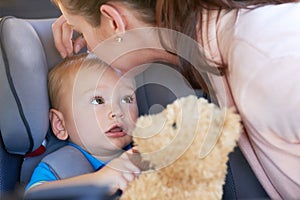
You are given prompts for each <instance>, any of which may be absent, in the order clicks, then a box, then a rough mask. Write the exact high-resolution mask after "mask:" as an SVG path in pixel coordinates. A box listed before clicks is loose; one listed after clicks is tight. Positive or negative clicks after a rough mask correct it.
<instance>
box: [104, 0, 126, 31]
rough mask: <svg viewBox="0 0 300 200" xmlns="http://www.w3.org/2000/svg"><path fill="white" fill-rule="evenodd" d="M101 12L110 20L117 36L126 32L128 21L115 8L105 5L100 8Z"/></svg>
mask: <svg viewBox="0 0 300 200" xmlns="http://www.w3.org/2000/svg"><path fill="white" fill-rule="evenodd" d="M100 12H101V14H102V15H103V16H105V17H107V18H108V19H109V25H110V27H111V28H112V29H113V30H114V32H115V34H122V33H124V32H125V30H126V21H125V19H124V18H123V17H122V14H121V13H120V12H119V11H118V10H117V9H116V8H114V7H113V6H111V5H107V4H104V5H102V6H101V7H100Z"/></svg>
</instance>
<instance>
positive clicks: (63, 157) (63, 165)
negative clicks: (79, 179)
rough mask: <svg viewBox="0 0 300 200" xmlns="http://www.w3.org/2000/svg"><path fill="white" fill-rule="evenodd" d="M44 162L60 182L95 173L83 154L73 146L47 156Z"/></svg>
mask: <svg viewBox="0 0 300 200" xmlns="http://www.w3.org/2000/svg"><path fill="white" fill-rule="evenodd" d="M42 162H45V163H46V164H48V166H49V168H50V170H51V171H52V173H53V174H54V175H55V176H56V178H57V179H58V180H61V179H66V178H70V177H74V176H79V175H82V174H87V173H91V172H94V171H95V170H94V168H93V167H92V165H91V164H90V162H89V161H88V160H87V158H86V157H85V156H84V155H83V154H82V152H81V151H80V150H79V149H77V148H76V147H73V146H71V145H67V146H64V147H62V148H60V149H58V150H57V151H55V152H53V153H51V154H49V155H47V156H46V157H44V158H43V159H42Z"/></svg>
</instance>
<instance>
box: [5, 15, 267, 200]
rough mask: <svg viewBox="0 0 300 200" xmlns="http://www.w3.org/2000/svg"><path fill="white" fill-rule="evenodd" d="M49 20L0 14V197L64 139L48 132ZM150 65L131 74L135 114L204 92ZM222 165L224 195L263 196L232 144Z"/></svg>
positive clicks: (54, 57) (52, 54)
mask: <svg viewBox="0 0 300 200" xmlns="http://www.w3.org/2000/svg"><path fill="white" fill-rule="evenodd" d="M54 20H55V19H41V20H39V19H20V18H15V17H4V18H2V19H1V24H0V48H1V51H0V52H1V53H0V131H1V138H0V199H2V198H1V197H4V195H6V193H8V192H12V191H15V190H16V186H18V185H25V184H26V183H27V182H28V180H29V178H30V175H31V173H32V170H33V169H34V167H35V166H36V164H37V163H38V162H39V161H40V160H41V158H42V157H43V156H44V155H46V154H48V153H50V152H52V151H54V150H56V149H58V148H60V147H61V146H64V145H65V143H64V142H61V141H58V140H57V139H55V137H53V136H52V134H51V130H50V129H49V121H48V109H49V101H48V93H47V73H48V70H49V69H51V68H52V67H53V66H55V65H56V64H57V63H58V62H60V61H61V57H60V56H59V53H58V52H57V50H56V48H55V46H54V42H53V36H52V31H51V24H52V23H53V21H54ZM158 65H159V66H158ZM151 66H153V67H149V68H148V69H147V70H145V71H144V72H143V73H142V74H140V75H139V76H137V78H136V81H137V85H138V90H137V100H138V106H139V111H140V114H153V113H156V112H159V111H161V110H162V109H163V108H164V107H165V106H166V105H167V104H168V103H171V102H172V101H173V100H175V99H176V98H178V97H182V96H186V95H189V94H195V95H197V96H203V95H204V94H203V92H202V91H201V90H192V89H191V88H190V87H189V86H188V85H187V84H186V82H185V80H184V79H183V77H182V76H181V75H180V74H179V73H178V72H176V71H175V70H173V69H172V68H171V67H170V66H169V65H166V64H165V63H153V64H151ZM45 141H47V145H46V151H45V152H44V153H43V154H41V155H35V156H30V157H24V156H25V155H28V154H31V155H32V152H36V151H37V150H39V149H40V148H41V145H42V144H43V143H45ZM228 166H229V171H228V174H227V178H226V184H225V186H224V189H225V190H224V199H240V198H248V199H249V198H266V197H267V195H266V193H265V192H264V190H263V189H262V187H261V185H260V184H259V182H258V181H257V179H256V177H255V176H254V174H253V172H252V170H251V169H250V167H249V165H248V163H247V161H246V160H245V158H244V157H243V155H242V154H241V152H240V151H239V149H238V148H236V151H235V152H234V153H233V154H232V155H231V156H230V162H229V163H228ZM239 177H243V179H240V178H239ZM244 178H245V179H244ZM251 188H253V189H251ZM245 191H246V192H245Z"/></svg>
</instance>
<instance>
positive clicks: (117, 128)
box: [105, 125, 127, 138]
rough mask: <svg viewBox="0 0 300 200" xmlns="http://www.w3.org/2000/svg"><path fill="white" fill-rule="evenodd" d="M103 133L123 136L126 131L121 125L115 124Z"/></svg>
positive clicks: (114, 136) (109, 135)
mask: <svg viewBox="0 0 300 200" xmlns="http://www.w3.org/2000/svg"><path fill="white" fill-rule="evenodd" d="M105 134H106V135H107V136H108V137H113V138H118V137H123V136H125V135H126V134H127V133H126V132H124V129H123V128H122V127H120V126H117V125H115V126H113V127H111V128H110V129H109V130H108V131H106V132H105Z"/></svg>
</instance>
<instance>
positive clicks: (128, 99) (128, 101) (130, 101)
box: [121, 95, 134, 103]
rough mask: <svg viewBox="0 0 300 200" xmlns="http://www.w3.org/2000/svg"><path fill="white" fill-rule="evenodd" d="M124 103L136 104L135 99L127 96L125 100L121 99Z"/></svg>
mask: <svg viewBox="0 0 300 200" xmlns="http://www.w3.org/2000/svg"><path fill="white" fill-rule="evenodd" d="M121 102H122V103H133V102H134V97H133V96H130V95H127V96H125V97H123V99H121Z"/></svg>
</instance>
